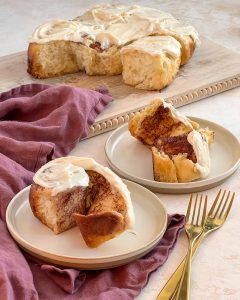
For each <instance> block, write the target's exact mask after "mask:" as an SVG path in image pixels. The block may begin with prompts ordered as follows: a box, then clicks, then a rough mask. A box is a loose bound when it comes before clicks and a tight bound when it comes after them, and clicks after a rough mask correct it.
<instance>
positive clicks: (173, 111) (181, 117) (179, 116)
mask: <svg viewBox="0 0 240 300" xmlns="http://www.w3.org/2000/svg"><path fill="white" fill-rule="evenodd" d="M161 101H162V103H163V107H164V108H166V107H167V108H168V109H169V110H170V112H171V115H172V117H173V118H174V119H176V120H179V121H180V122H182V123H184V124H185V125H188V126H189V127H190V128H192V129H193V126H192V124H191V123H190V122H189V120H188V118H187V117H185V116H184V115H182V114H181V113H180V112H179V111H178V110H176V108H175V107H174V106H173V105H172V104H171V103H168V102H166V101H164V100H161Z"/></svg>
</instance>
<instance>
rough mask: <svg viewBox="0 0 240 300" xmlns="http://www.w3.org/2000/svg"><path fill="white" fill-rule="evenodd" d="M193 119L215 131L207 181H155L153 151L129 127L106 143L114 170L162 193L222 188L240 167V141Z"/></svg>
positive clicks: (109, 161) (214, 125)
mask: <svg viewBox="0 0 240 300" xmlns="http://www.w3.org/2000/svg"><path fill="white" fill-rule="evenodd" d="M190 118H191V119H192V120H194V121H196V122H198V123H199V124H200V125H201V127H203V128H205V127H209V128H210V129H211V130H213V131H214V132H215V140H214V143H213V144H212V145H211V146H210V156H211V172H210V174H209V176H208V177H207V178H205V179H199V180H196V181H194V182H189V183H166V182H157V181H154V179H153V169H152V156H151V151H149V149H148V148H147V147H146V146H144V145H143V144H142V143H141V142H139V141H138V140H137V139H135V138H134V137H132V136H131V134H130V133H129V131H128V127H127V126H128V125H127V124H125V125H123V126H122V127H120V128H118V129H117V130H115V131H114V132H113V133H112V134H111V135H110V136H109V138H108V140H107V142H106V145H105V152H106V155H107V160H108V163H109V165H110V167H111V168H112V169H113V170H114V171H115V172H116V173H118V174H119V175H120V176H121V177H124V178H127V179H130V180H132V181H135V182H137V183H139V184H141V185H144V186H146V187H147V188H149V189H150V190H152V191H154V192H159V193H171V194H173V193H189V192H197V191H201V190H206V189H209V188H211V187H214V186H216V185H219V184H220V183H221V182H223V181H224V180H226V179H227V178H228V177H229V176H230V175H232V174H233V172H235V171H236V169H237V168H238V166H239V163H240V144H239V141H238V139H237V138H236V137H235V136H234V135H233V134H232V133H231V132H230V131H228V130H227V129H225V128H224V127H222V126H220V125H218V124H216V123H213V122H210V121H207V120H203V119H199V118H193V117H190Z"/></svg>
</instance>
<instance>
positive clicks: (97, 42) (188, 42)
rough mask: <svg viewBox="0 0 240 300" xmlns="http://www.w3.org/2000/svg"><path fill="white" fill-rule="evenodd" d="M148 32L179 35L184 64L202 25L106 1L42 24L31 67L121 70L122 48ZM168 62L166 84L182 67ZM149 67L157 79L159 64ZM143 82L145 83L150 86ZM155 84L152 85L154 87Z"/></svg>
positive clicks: (40, 72)
mask: <svg viewBox="0 0 240 300" xmlns="http://www.w3.org/2000/svg"><path fill="white" fill-rule="evenodd" d="M147 36H166V39H170V38H171V37H172V38H174V39H175V41H178V42H179V43H180V44H181V59H180V64H181V65H182V64H185V63H187V62H188V60H189V59H190V58H191V56H192V54H193V52H194V49H195V48H196V46H197V45H198V44H199V38H198V34H197V32H196V30H195V29H194V28H193V27H192V26H184V25H182V24H181V23H180V22H179V21H178V20H177V19H175V18H174V17H173V16H172V15H171V14H168V13H165V12H162V11H159V10H157V9H154V8H148V7H142V6H137V5H134V6H121V5H120V6H119V5H111V4H102V5H96V6H95V7H93V8H92V9H90V10H88V11H87V12H86V13H84V14H83V15H82V16H79V17H77V18H75V19H73V20H70V21H66V20H52V21H50V22H47V23H45V24H43V25H41V26H39V27H38V28H37V29H36V30H35V31H34V33H33V35H32V38H31V39H30V41H29V48H28V72H29V73H30V74H31V75H33V76H34V77H37V78H48V77H54V76H60V75H64V74H69V73H74V72H78V71H84V70H85V71H86V73H87V74H88V75H116V74H121V72H122V62H121V58H120V50H121V49H124V48H125V47H127V46H128V45H129V44H131V43H132V42H134V41H136V40H137V41H140V40H141V39H143V38H145V37H147ZM167 52H168V51H167ZM150 56H151V54H150ZM166 64H167V67H166V68H165V66H164V64H163V65H162V67H163V70H160V73H161V74H162V73H164V74H165V76H164V78H163V77H161V79H164V80H163V82H162V84H161V85H160V88H161V87H162V86H165V85H166V84H169V83H170V82H171V80H173V78H174V77H175V73H176V70H177V69H178V67H179V62H175V60H174V59H173V60H172V59H170V60H168V59H165V65H166ZM159 68H160V65H159ZM166 69H167V70H168V72H169V74H168V75H167V74H166V72H167V71H165V70H166ZM149 72H150V73H153V76H154V77H155V76H156V78H153V81H155V82H157V80H158V79H157V78H159V76H160V75H159V74H158V73H157V72H156V70H155V72H154V70H149ZM165 78H166V79H165ZM143 86H144V85H143ZM143 86H141V85H140V88H148V85H146V87H143ZM155 86H156V84H154V87H153V88H152V85H150V89H155V88H157V87H155ZM136 87H138V86H136Z"/></svg>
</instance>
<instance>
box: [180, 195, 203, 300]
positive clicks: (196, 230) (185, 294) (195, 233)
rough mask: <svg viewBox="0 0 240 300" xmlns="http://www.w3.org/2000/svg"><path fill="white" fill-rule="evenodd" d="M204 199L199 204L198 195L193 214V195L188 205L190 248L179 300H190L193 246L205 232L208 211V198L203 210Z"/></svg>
mask: <svg viewBox="0 0 240 300" xmlns="http://www.w3.org/2000/svg"><path fill="white" fill-rule="evenodd" d="M202 198H203V196H202V195H201V197H200V202H199V201H198V194H197V195H196V199H195V204H194V209H193V212H192V213H191V210H192V199H193V195H191V197H190V201H189V204H188V209H187V215H186V224H185V231H186V233H187V236H188V239H189V247H188V253H187V257H186V261H185V265H184V269H183V274H182V278H181V281H180V284H179V288H178V293H177V299H178V300H185V299H186V300H188V299H189V290H190V274H191V260H192V249H193V244H194V242H195V241H196V239H197V238H198V237H199V236H200V234H201V233H202V231H203V225H204V223H205V218H206V211H207V196H206V197H205V201H204V205H203V208H202ZM198 202H199V204H198V212H197V215H196V207H197V203H198ZM200 214H202V217H201V219H200ZM190 215H191V220H190ZM195 215H196V217H195Z"/></svg>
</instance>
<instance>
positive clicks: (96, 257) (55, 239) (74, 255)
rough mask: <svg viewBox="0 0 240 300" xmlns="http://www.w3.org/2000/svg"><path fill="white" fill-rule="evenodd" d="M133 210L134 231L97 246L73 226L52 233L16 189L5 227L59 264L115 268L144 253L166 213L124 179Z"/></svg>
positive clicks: (33, 251) (24, 244)
mask: <svg viewBox="0 0 240 300" xmlns="http://www.w3.org/2000/svg"><path fill="white" fill-rule="evenodd" d="M124 182H125V183H126V185H127V187H128V189H129V191H130V193H131V198H132V203H133V207H134V212H135V218H136V223H135V228H134V231H132V232H130V231H125V232H124V233H122V234H121V235H119V236H118V237H116V238H114V239H112V240H110V241H108V242H106V243H104V244H102V245H100V246H99V247H97V248H89V247H87V246H86V244H85V242H84V240H83V239H82V236H81V234H80V231H79V230H78V228H77V227H75V228H72V229H70V230H68V231H65V232H63V233H61V234H59V235H55V234H54V233H53V232H52V231H51V230H50V229H49V228H48V227H47V226H45V225H43V224H42V223H41V222H40V221H39V220H38V219H37V218H35V217H34V215H33V213H32V211H31V208H30V205H29V200H28V197H29V189H30V187H27V188H25V189H24V190H22V191H21V192H19V193H18V194H17V195H16V196H15V197H14V198H13V199H12V201H11V202H10V204H9V205H8V208H7V213H6V222H7V226H8V230H9V231H10V233H11V235H12V237H13V238H14V239H15V240H16V242H17V243H18V244H19V246H20V247H22V248H24V250H26V251H27V252H28V253H30V254H31V255H33V256H35V257H37V258H40V259H42V260H45V261H48V262H50V263H54V264H59V265H63V266H70V267H74V268H80V269H102V268H109V267H116V266H119V265H123V264H126V263H128V262H130V261H132V260H135V259H137V258H139V257H141V256H143V255H144V254H146V253H148V252H149V251H150V250H151V249H152V248H153V247H154V246H155V245H156V244H157V243H158V242H159V240H160V239H161V238H162V236H163V234H164V232H165V230H166V226H167V212H166V210H165V208H164V206H163V204H162V202H161V201H160V200H159V198H158V197H157V196H156V195H154V194H153V193H152V192H150V191H149V190H147V189H145V188H144V187H142V186H140V185H138V184H136V183H134V182H130V181H127V180H125V181H124Z"/></svg>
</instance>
